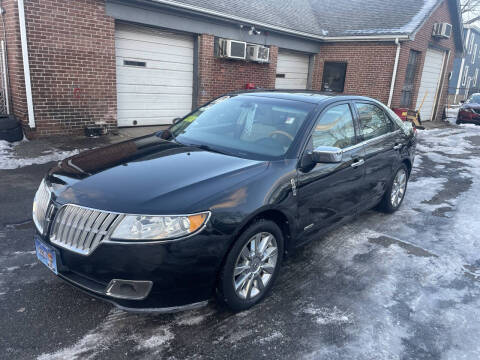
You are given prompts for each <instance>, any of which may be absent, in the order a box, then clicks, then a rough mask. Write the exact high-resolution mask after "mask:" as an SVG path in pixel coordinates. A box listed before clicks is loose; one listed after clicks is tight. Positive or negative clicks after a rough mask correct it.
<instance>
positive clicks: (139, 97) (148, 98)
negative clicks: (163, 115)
mask: <svg viewBox="0 0 480 360" xmlns="http://www.w3.org/2000/svg"><path fill="white" fill-rule="evenodd" d="M118 100H119V102H118V109H121V110H138V109H143V110H156V109H159V108H161V109H176V108H181V109H184V108H186V107H189V106H190V104H191V102H192V96H191V95H171V94H134V93H120V94H118ZM159 104H161V106H159Z"/></svg>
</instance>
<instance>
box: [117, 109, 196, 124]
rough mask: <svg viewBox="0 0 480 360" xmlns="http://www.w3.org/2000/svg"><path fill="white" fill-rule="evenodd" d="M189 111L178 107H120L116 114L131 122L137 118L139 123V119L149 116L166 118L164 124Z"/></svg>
mask: <svg viewBox="0 0 480 360" xmlns="http://www.w3.org/2000/svg"><path fill="white" fill-rule="evenodd" d="M189 112H190V110H188V111H184V110H180V109H153V110H152V109H143V110H142V109H140V110H138V109H135V110H125V109H120V110H118V116H121V117H122V118H125V119H131V121H132V122H133V120H137V121H138V122H139V123H140V121H141V119H145V118H150V119H153V118H159V119H160V118H161V119H167V120H168V122H166V123H164V124H168V123H171V122H172V120H173V119H175V118H177V117H183V116H185V115H187V114H188V113H189ZM157 125H158V124H157Z"/></svg>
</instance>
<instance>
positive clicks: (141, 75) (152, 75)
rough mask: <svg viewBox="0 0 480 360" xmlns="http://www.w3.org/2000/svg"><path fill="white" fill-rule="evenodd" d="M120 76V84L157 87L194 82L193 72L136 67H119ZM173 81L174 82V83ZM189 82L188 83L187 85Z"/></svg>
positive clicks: (118, 77) (118, 79)
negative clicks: (139, 84)
mask: <svg viewBox="0 0 480 360" xmlns="http://www.w3.org/2000/svg"><path fill="white" fill-rule="evenodd" d="M117 70H118V71H119V72H120V75H119V76H117V81H118V82H119V83H125V82H126V83H134V84H135V83H141V84H157V85H170V84H171V85H175V84H177V85H183V86H185V85H187V86H189V85H190V84H189V82H191V81H193V71H192V72H186V71H173V70H160V69H142V68H140V69H136V68H134V67H128V66H125V67H119V68H118V69H117ZM172 80H173V81H172ZM187 82H188V83H187Z"/></svg>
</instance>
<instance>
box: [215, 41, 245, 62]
mask: <svg viewBox="0 0 480 360" xmlns="http://www.w3.org/2000/svg"><path fill="white" fill-rule="evenodd" d="M219 47H220V56H221V57H224V58H228V59H241V60H245V58H246V52H247V43H246V42H244V41H236V40H227V39H220V41H219Z"/></svg>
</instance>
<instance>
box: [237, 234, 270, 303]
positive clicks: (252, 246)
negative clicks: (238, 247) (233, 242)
mask: <svg viewBox="0 0 480 360" xmlns="http://www.w3.org/2000/svg"><path fill="white" fill-rule="evenodd" d="M277 259H278V246H277V240H276V239H275V236H273V235H272V234H271V233H268V232H261V233H257V234H255V235H253V236H252V237H251V238H250V239H249V240H248V241H247V243H246V244H245V246H244V247H243V248H242V251H240V254H239V255H238V257H237V261H236V262H235V267H234V270H233V286H234V289H235V293H236V294H237V296H238V297H240V298H241V299H245V300H250V299H253V298H255V297H257V296H259V295H260V294H262V293H263V292H264V291H265V288H266V286H267V284H268V283H269V282H270V280H271V279H272V276H273V274H274V272H275V268H276V266H277Z"/></svg>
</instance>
